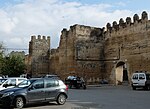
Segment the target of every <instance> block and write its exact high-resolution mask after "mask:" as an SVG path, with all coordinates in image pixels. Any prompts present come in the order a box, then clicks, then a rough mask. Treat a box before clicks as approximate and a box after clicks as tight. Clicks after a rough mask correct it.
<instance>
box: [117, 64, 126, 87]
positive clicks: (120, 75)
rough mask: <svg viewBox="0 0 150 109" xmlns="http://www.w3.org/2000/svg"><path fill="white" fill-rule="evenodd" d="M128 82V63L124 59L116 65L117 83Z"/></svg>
mask: <svg viewBox="0 0 150 109" xmlns="http://www.w3.org/2000/svg"><path fill="white" fill-rule="evenodd" d="M127 83H128V72H127V65H126V63H125V62H123V61H119V62H118V63H116V66H115V84H116V85H121V84H127Z"/></svg>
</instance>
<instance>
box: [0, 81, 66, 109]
mask: <svg viewBox="0 0 150 109" xmlns="http://www.w3.org/2000/svg"><path fill="white" fill-rule="evenodd" d="M67 93H68V88H67V86H66V85H65V84H64V83H63V81H61V80H58V79H51V78H31V79H28V80H25V81H23V82H22V83H20V84H19V85H18V86H16V87H15V88H10V89H5V90H2V91H0V104H1V105H2V106H13V107H16V108H19V109H20V108H22V107H23V106H24V105H25V104H28V103H38V102H50V101H56V102H57V103H58V104H59V105H63V104H65V102H66V99H67V97H68V94H67Z"/></svg>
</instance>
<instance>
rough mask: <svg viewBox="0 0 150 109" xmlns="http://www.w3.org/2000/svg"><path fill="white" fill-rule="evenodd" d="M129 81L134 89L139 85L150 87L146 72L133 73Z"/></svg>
mask: <svg viewBox="0 0 150 109" xmlns="http://www.w3.org/2000/svg"><path fill="white" fill-rule="evenodd" d="M131 82H132V84H131V85H132V89H133V90H136V88H139V87H142V88H144V89H150V74H147V73H145V72H137V73H133V75H132V78H131Z"/></svg>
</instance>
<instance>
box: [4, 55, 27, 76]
mask: <svg viewBox="0 0 150 109" xmlns="http://www.w3.org/2000/svg"><path fill="white" fill-rule="evenodd" d="M25 68H26V66H25V63H24V59H23V58H22V57H21V56H18V55H13V56H9V57H5V59H4V60H3V65H2V69H1V72H2V74H3V75H8V76H10V77H12V76H19V75H21V74H23V73H24V71H25Z"/></svg>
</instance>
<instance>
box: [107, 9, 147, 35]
mask: <svg viewBox="0 0 150 109" xmlns="http://www.w3.org/2000/svg"><path fill="white" fill-rule="evenodd" d="M147 21H148V14H147V12H146V11H143V12H142V15H141V19H139V16H138V15H137V14H135V15H134V16H133V23H132V21H131V18H130V17H127V18H126V22H124V20H123V18H121V19H120V20H119V24H117V22H116V21H114V22H113V23H112V26H111V24H110V23H107V24H106V32H110V33H111V32H112V31H119V30H120V29H122V28H126V27H129V26H131V25H134V24H137V23H143V22H147Z"/></svg>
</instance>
